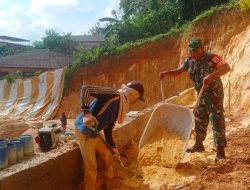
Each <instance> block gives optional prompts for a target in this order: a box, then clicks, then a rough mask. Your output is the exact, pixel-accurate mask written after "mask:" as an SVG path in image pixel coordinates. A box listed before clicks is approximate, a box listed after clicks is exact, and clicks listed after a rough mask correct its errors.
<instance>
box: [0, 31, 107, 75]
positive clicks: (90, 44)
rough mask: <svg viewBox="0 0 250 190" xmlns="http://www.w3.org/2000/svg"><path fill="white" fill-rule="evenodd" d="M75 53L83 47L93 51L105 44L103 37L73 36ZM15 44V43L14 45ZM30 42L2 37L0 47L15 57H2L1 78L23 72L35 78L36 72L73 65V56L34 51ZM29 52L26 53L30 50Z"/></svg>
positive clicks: (0, 64)
mask: <svg viewBox="0 0 250 190" xmlns="http://www.w3.org/2000/svg"><path fill="white" fill-rule="evenodd" d="M71 38H72V39H73V41H74V42H75V43H74V51H78V50H80V49H81V47H82V46H83V47H85V48H86V49H92V48H95V47H98V46H100V45H101V44H102V43H104V42H105V39H104V37H103V36H97V35H71ZM14 42H15V43H14ZM29 42H30V41H29V40H25V39H21V38H14V37H10V36H0V47H1V46H4V47H7V48H12V49H14V50H15V53H16V54H14V55H8V56H4V57H0V78H3V77H4V76H5V75H8V74H12V73H16V71H22V73H23V75H24V76H33V75H34V74H35V73H36V72H43V71H47V70H51V69H58V68H62V67H65V66H69V65H71V64H72V63H73V54H72V53H70V54H62V53H58V52H55V51H52V50H48V49H32V48H33V47H32V46H30V45H28V43H29ZM29 48H30V50H29V51H26V50H27V49H29Z"/></svg>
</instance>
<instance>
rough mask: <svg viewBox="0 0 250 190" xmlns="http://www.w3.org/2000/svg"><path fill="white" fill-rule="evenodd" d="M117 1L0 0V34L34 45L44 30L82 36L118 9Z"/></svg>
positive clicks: (118, 0)
mask: <svg viewBox="0 0 250 190" xmlns="http://www.w3.org/2000/svg"><path fill="white" fill-rule="evenodd" d="M119 2H120V0H0V35H8V36H12V37H18V38H24V39H28V40H31V41H32V42H34V41H35V40H38V41H40V40H41V37H44V36H45V30H46V29H54V30H55V31H56V32H58V33H60V34H63V32H64V33H71V34H72V35H74V34H76V35H79V34H84V33H87V32H88V31H89V29H90V28H91V27H92V26H94V25H95V24H96V23H97V22H98V19H99V18H102V17H105V16H111V11H112V10H113V9H115V10H118V7H119Z"/></svg>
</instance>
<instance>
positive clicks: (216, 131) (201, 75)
mask: <svg viewBox="0 0 250 190" xmlns="http://www.w3.org/2000/svg"><path fill="white" fill-rule="evenodd" d="M188 49H189V53H190V56H189V57H188V58H187V59H186V60H185V61H184V62H183V64H182V65H181V66H180V67H179V68H177V69H173V70H168V71H164V72H161V73H160V74H159V77H160V79H163V78H164V77H165V76H166V75H172V76H177V75H179V74H181V73H182V72H184V71H187V72H188V74H189V77H190V79H191V80H192V81H193V83H194V87H195V90H196V91H197V92H198V94H199V92H200V91H201V89H204V91H203V92H202V91H201V93H202V94H201V98H200V101H199V102H197V106H196V109H195V110H194V116H195V132H196V134H197V135H196V139H195V144H194V146H193V147H191V148H188V149H187V152H189V153H194V152H202V151H204V150H205V148H204V146H203V141H204V140H205V137H206V133H207V126H208V123H209V119H210V121H211V122H212V125H213V127H212V129H213V136H214V145H215V146H216V149H217V154H216V157H215V162H217V161H219V160H220V159H225V158H226V157H225V151H224V147H225V146H226V137H225V119H224V113H223V112H224V109H223V98H224V93H223V85H222V82H221V78H220V76H222V75H225V74H226V73H228V72H229V71H230V66H229V65H228V63H226V61H225V60H224V59H222V57H220V56H218V55H216V54H213V53H208V52H205V51H204V49H203V46H202V42H201V40H200V39H192V40H191V41H190V42H189V44H188Z"/></svg>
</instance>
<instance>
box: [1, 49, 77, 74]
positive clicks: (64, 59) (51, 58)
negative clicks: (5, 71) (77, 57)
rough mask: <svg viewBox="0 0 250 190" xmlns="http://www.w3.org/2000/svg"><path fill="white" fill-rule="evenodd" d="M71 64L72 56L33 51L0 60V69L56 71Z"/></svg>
mask: <svg viewBox="0 0 250 190" xmlns="http://www.w3.org/2000/svg"><path fill="white" fill-rule="evenodd" d="M70 63H72V56H68V55H64V54H61V53H57V52H54V51H50V50H48V49H34V50H31V51H26V52H23V53H19V54H15V55H10V56H5V57H2V58H0V67H5V68H13V67H17V68H48V69H56V68H61V67H64V66H67V65H69V64H70Z"/></svg>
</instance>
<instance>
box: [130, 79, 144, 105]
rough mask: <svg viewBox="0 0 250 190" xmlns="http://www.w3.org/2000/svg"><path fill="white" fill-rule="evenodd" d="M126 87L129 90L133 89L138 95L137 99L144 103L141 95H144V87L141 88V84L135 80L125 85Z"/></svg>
mask: <svg viewBox="0 0 250 190" xmlns="http://www.w3.org/2000/svg"><path fill="white" fill-rule="evenodd" d="M127 86H128V87H129V88H133V89H135V90H136V91H137V92H138V93H139V94H140V97H139V99H140V100H142V101H144V97H143V95H144V87H143V85H142V84H141V82H140V81H135V80H134V81H131V82H129V83H128V84H127Z"/></svg>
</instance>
